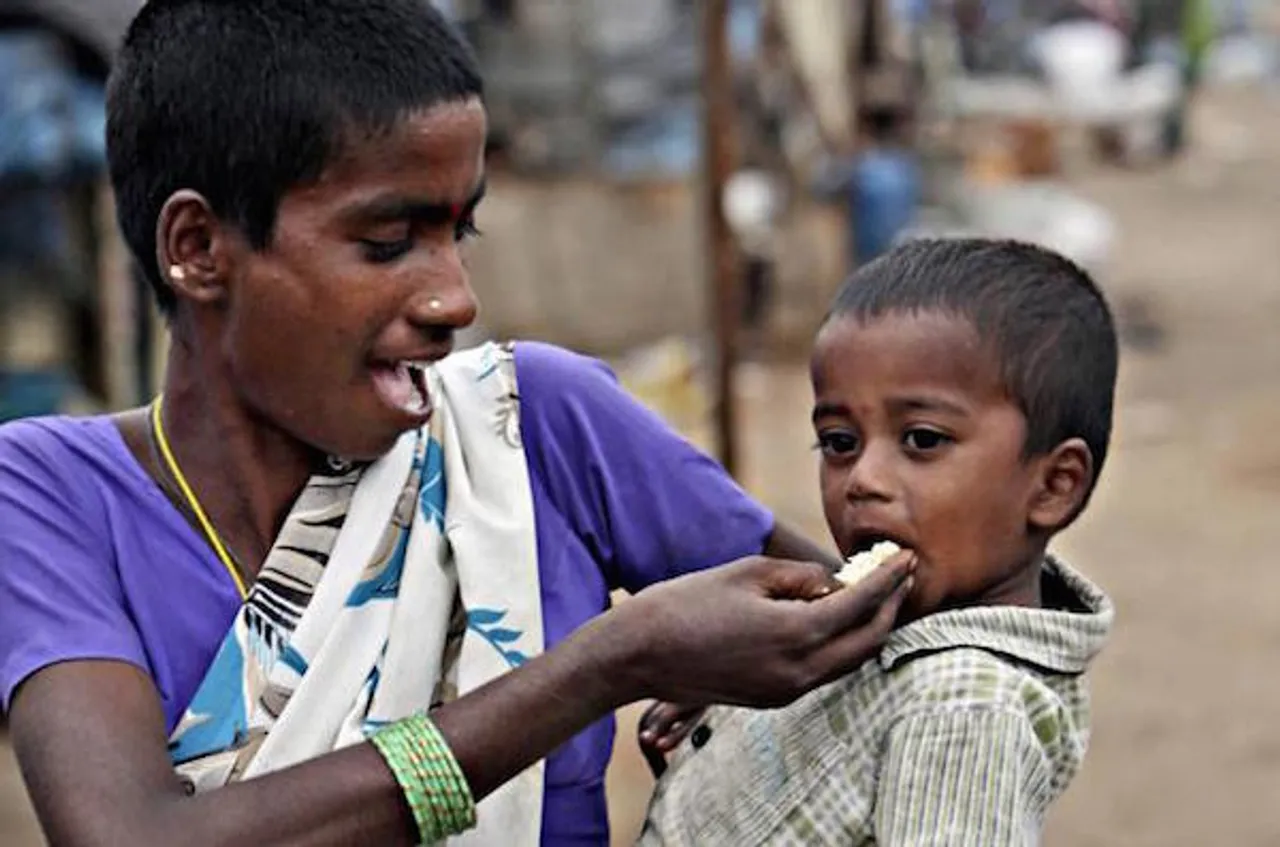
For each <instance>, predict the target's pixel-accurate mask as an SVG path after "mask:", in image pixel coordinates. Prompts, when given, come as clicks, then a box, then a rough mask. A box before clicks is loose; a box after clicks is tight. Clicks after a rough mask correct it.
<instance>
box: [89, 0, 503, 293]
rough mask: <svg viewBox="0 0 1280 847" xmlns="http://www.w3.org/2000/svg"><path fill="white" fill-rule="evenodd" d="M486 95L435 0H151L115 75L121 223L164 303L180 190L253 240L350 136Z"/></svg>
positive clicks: (112, 97) (112, 110)
mask: <svg viewBox="0 0 1280 847" xmlns="http://www.w3.org/2000/svg"><path fill="white" fill-rule="evenodd" d="M482 96H483V85H482V82H481V79H480V73H479V69H478V66H477V63H476V60H475V57H474V55H473V53H472V52H471V49H470V48H469V47H468V46H467V44H466V43H465V42H464V41H463V40H462V38H461V37H460V36H459V35H458V34H457V33H456V31H455V30H454V29H453V27H452V25H450V24H449V22H448V21H447V20H445V18H444V17H443V16H442V15H441V14H440V12H438V11H437V10H436V9H435V8H434V7H433V6H432V5H431V4H430V2H429V1H428V0H149V2H147V4H146V5H145V6H143V7H142V9H141V11H140V12H139V13H138V15H137V16H136V17H135V18H134V20H133V23H132V24H131V26H130V27H129V31H128V34H127V35H126V37H125V40H124V44H123V46H122V48H121V50H120V53H119V55H118V57H117V60H116V63H115V67H114V69H113V72H112V75H111V80H110V83H109V87H108V100H107V151H108V159H109V163H110V169H111V181H112V185H113V187H114V189H115V195H116V212H117V216H118V218H119V221H120V228H121V230H122V231H123V233H124V237H125V240H126V242H127V243H128V245H129V248H130V250H131V251H132V253H133V256H134V258H135V260H136V261H137V263H138V266H139V269H140V271H141V273H142V275H143V276H144V277H145V278H146V279H147V281H148V282H149V283H150V284H151V286H152V288H153V289H154V290H155V292H156V297H157V299H158V301H159V304H160V307H161V309H162V310H164V311H166V312H168V311H171V310H172V307H173V304H174V297H173V292H172V291H171V290H170V288H169V287H168V285H166V284H165V282H164V280H163V279H162V278H161V269H160V268H158V267H156V260H155V249H156V245H155V238H156V222H157V221H158V220H159V217H160V211H161V209H162V208H163V207H164V204H165V202H166V201H167V200H168V199H169V197H171V196H172V195H173V193H174V192H175V191H178V190H181V189H184V188H186V189H191V190H194V191H198V192H199V193H200V194H202V195H203V196H204V197H205V198H206V199H207V200H208V201H209V203H210V205H211V206H212V207H213V210H214V213H215V214H217V215H218V216H219V218H220V219H222V220H224V221H226V222H227V223H230V224H232V225H234V226H236V227H237V228H238V229H239V230H240V231H241V232H242V233H243V234H244V235H245V237H246V238H247V239H248V241H249V242H250V243H251V244H252V245H253V246H254V248H255V249H259V250H260V249H263V248H265V247H266V246H268V245H269V244H270V243H271V237H272V232H273V230H274V227H275V220H276V212H277V209H278V208H279V205H280V201H281V199H282V198H283V197H284V195H285V194H286V193H287V192H288V191H289V190H290V189H292V188H295V187H297V186H299V185H305V184H307V183H309V182H311V181H314V180H315V179H317V178H319V176H320V175H321V173H322V172H323V171H324V169H325V167H326V166H327V165H328V164H330V163H331V162H332V161H333V160H334V158H335V157H337V156H338V155H339V154H340V153H341V152H342V150H343V148H344V145H346V144H350V143H353V142H354V141H357V140H361V139H366V138H372V137H376V135H378V134H379V133H383V132H387V131H390V130H391V129H393V128H394V127H395V126H396V125H397V124H398V123H399V122H400V121H401V120H403V119H404V118H405V117H406V116H407V115H409V114H410V113H413V112H418V111H422V110H425V109H429V108H431V107H432V106H436V105H439V104H441V103H448V102H456V101H463V100H467V99H469V98H472V97H482Z"/></svg>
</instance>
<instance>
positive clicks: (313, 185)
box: [0, 0, 909, 847]
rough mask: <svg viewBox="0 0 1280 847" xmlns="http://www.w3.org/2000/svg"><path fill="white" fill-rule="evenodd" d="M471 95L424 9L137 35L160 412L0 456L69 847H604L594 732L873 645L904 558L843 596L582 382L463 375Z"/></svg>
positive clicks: (479, 180)
mask: <svg viewBox="0 0 1280 847" xmlns="http://www.w3.org/2000/svg"><path fill="white" fill-rule="evenodd" d="M482 95H483V87H482V84H481V80H480V77H479V73H478V70H477V67H476V65H475V61H474V59H473V57H472V54H471V53H470V51H469V50H468V49H467V47H466V46H465V45H464V44H463V43H462V42H461V40H460V39H459V38H458V37H457V36H456V34H455V33H454V32H453V30H452V29H451V28H450V27H449V26H448V24H446V23H445V21H444V19H443V18H442V17H441V16H440V14H439V13H438V12H436V11H433V10H432V8H431V7H430V6H428V5H425V4H423V3H422V2H421V1H420V0H273V2H271V3H264V4H251V3H237V2H228V0H151V2H149V3H148V4H147V5H146V6H145V7H144V8H143V10H142V11H141V12H140V13H139V14H138V17H137V18H136V20H135V21H134V22H133V24H132V25H131V27H130V30H129V34H128V37H127V38H126V40H125V43H124V47H123V48H122V50H121V52H120V54H119V57H118V60H117V65H116V67H115V69H114V71H113V78H112V82H111V84H110V87H109V98H108V149H109V160H110V171H111V176H112V183H113V187H114V189H115V198H116V204H117V215H118V218H119V222H120V225H121V228H122V230H123V233H124V236H125V240H126V241H127V243H128V245H129V247H130V250H131V252H132V254H133V258H134V259H135V261H136V262H137V264H138V266H139V268H140V269H141V273H142V274H143V275H144V276H145V277H146V279H147V281H148V282H149V283H150V284H151V286H152V288H153V289H154V293H155V295H156V298H157V302H158V304H159V306H160V308H161V310H162V311H163V312H164V313H165V315H166V317H167V320H168V323H169V328H170V331H171V336H172V345H171V347H170V356H169V360H168V367H167V371H166V374H165V382H164V393H163V394H162V395H161V396H160V397H159V398H157V399H156V400H155V402H153V403H152V404H150V405H149V406H147V407H144V408H139V409H134V410H131V411H127V412H124V413H121V414H119V415H114V416H99V417H91V418H83V419H71V418H57V417H44V418H39V419H35V420H27V421H19V422H17V423H13V424H9V425H7V426H6V427H4V428H3V429H0V609H3V610H4V612H3V614H2V615H0V697H2V698H3V705H4V707H5V708H6V709H8V710H9V714H10V719H11V730H12V734H13V743H14V748H15V751H16V753H17V756H18V760H19V763H20V765H21V767H22V771H23V774H24V776H25V779H26V782H27V785H28V787H29V789H30V791H31V794H32V798H33V800H34V805H35V808H36V811H37V813H38V815H39V818H40V821H41V824H42V826H43V828H44V831H45V833H46V835H47V837H48V839H49V840H50V841H51V842H53V843H57V844H64V845H66V844H69V845H97V844H130V845H144V847H145V846H146V845H166V847H167V845H172V844H178V843H182V844H188V845H193V847H195V845H204V844H228V843H245V844H282V843H307V844H312V845H325V844H334V845H337V844H351V843H360V844H410V843H419V842H428V843H434V842H436V841H438V840H440V839H442V838H444V837H447V836H451V835H454V834H457V833H461V832H464V831H467V834H466V835H464V836H462V837H461V839H460V840H459V841H458V842H457V843H460V844H490V845H498V844H501V845H504V847H505V845H516V847H520V846H521V845H523V846H524V847H528V845H535V844H548V845H552V844H600V845H603V844H607V843H608V822H607V811H606V804H605V798H604V772H605V767H606V764H607V762H608V759H609V754H610V750H611V746H612V741H613V725H612V721H611V720H608V719H607V716H608V715H609V714H610V713H611V712H612V710H614V709H615V708H617V707H619V706H621V705H623V704H625V703H628V702H632V701H634V700H637V699H642V698H648V697H656V698H660V699H665V700H668V701H674V702H676V703H689V704H691V705H692V706H699V705H702V704H706V703H709V702H718V701H727V702H732V703H742V704H751V705H757V706H770V705H778V704H781V703H784V702H787V701H789V700H791V699H793V698H795V697H796V696H798V695H800V694H801V693H803V692H804V691H806V690H809V689H812V688H813V687H815V686H817V685H819V684H821V683H822V682H823V681H824V680H828V679H831V678H834V677H835V676H837V675H840V674H842V673H845V672H847V671H849V670H850V669H852V668H854V667H856V666H858V665H859V664H860V663H861V662H862V660H864V659H865V658H866V657H867V656H869V655H870V654H871V653H872V652H873V650H874V648H875V645H876V644H877V642H878V641H879V640H881V639H882V638H883V636H884V635H885V633H886V632H887V630H888V626H889V623H890V621H891V620H892V619H893V617H894V615H895V614H896V610H897V608H898V604H899V603H900V602H901V598H902V595H903V591H904V588H903V587H904V586H905V584H906V583H907V581H908V571H909V563H908V562H907V561H905V558H904V559H900V560H897V561H895V562H892V563H890V564H889V565H887V566H886V567H885V568H884V569H882V570H881V571H880V572H879V573H878V574H877V576H876V577H874V578H873V579H872V580H870V582H869V583H868V584H867V586H866V587H865V588H859V589H855V590H840V591H835V590H834V589H835V588H836V587H837V586H838V585H839V584H838V583H836V582H835V581H834V580H833V578H832V577H831V575H830V568H831V567H832V566H834V565H836V564H838V562H836V561H835V557H834V556H833V555H832V554H830V553H827V552H826V551H824V550H823V549H820V548H818V547H816V546H814V545H813V544H811V543H810V542H807V541H805V540H804V539H802V538H800V537H799V536H798V535H797V534H796V533H794V532H791V531H789V530H787V529H786V528H785V527H784V526H782V525H780V524H778V523H777V522H776V521H775V519H774V517H773V516H772V515H771V514H770V513H769V512H768V511H766V510H765V509H764V508H763V507H761V506H760V505H759V504H758V503H756V502H755V501H753V500H752V499H750V498H749V497H748V496H747V495H746V494H745V493H744V492H743V491H742V490H741V489H740V488H739V487H738V486H737V485H736V484H735V483H734V482H733V480H732V479H730V478H729V477H728V475H727V474H726V473H725V472H724V471H723V469H721V468H720V467H719V466H718V465H716V464H715V463H714V462H713V461H712V460H710V459H709V458H707V457H706V456H704V455H702V454H701V453H699V452H697V451H696V450H695V449H694V448H693V447H692V446H690V445H689V444H688V443H686V442H685V441H684V440H682V439H681V438H679V437H678V436H677V435H676V434H675V433H674V432H672V431H671V430H670V429H669V428H668V427H667V426H666V425H665V424H663V423H662V422H661V421H659V420H658V418H657V417H656V416H654V415H652V414H650V413H649V412H647V411H646V410H645V409H643V408H642V407H641V406H640V405H639V404H638V403H636V402H635V401H634V400H633V399H631V398H630V397H629V396H627V395H626V394H625V393H624V392H622V391H621V389H620V388H619V387H618V384H617V382H616V381H615V380H614V378H613V377H612V375H611V374H610V373H609V372H608V371H607V370H606V369H605V368H604V366H602V365H601V364H599V363H597V362H594V361H592V360H588V359H586V358H583V357H581V356H577V355H575V354H572V353H569V352H567V351H564V350H561V349H558V348H554V347H550V346H547V345H539V344H526V343H519V344H515V345H506V346H499V345H485V346H483V347H481V348H478V349H476V350H471V351H465V352H460V353H454V354H453V355H449V354H450V353H451V352H452V347H453V341H454V334H455V332H456V331H457V330H460V329H462V328H464V327H466V326H467V325H468V324H470V323H471V322H472V321H473V320H474V318H475V316H476V310H477V303H476V300H475V296H474V294H473V292H472V290H471V288H470V283H469V280H468V274H467V269H466V265H465V253H466V249H467V248H466V247H465V242H467V241H469V240H470V239H471V238H473V237H474V236H475V235H476V234H477V233H476V229H475V223H476V221H475V214H476V208H477V206H478V204H479V203H480V201H481V198H482V196H483V193H484V184H485V178H484V177H485V162H484V146H485V136H486V129H487V116H486V112H485V107H484V105H483V99H482ZM446 357H447V358H446ZM762 553H763V554H766V555H767V556H771V557H779V558H787V559H799V560H807V561H808V562H810V564H801V563H798V562H794V561H793V562H789V563H788V562H778V561H774V560H772V559H768V558H761V557H760V555H759V554H762ZM744 558H745V561H740V562H739V563H737V564H735V565H730V566H728V567H725V568H717V569H712V568H713V567H714V566H716V565H719V564H721V563H723V562H728V561H731V560H737V559H744ZM704 569H706V570H707V572H706V573H697V574H695V573H692V572H694V571H701V570H704ZM667 580H671V581H670V582H669V583H667V584H664V585H656V584H657V583H661V582H664V581H667ZM651 586H654V587H651ZM618 588H625V589H628V590H630V591H632V592H636V593H637V596H636V597H635V598H634V599H632V600H629V601H628V602H626V603H625V604H623V605H622V606H621V607H620V608H618V609H616V610H613V611H609V612H606V610H607V609H608V607H609V603H610V600H609V597H610V592H611V591H612V590H614V589H618ZM602 718H606V719H605V720H601V719H602ZM584 730H585V731H584ZM553 750H554V751H555V752H554V754H553V755H551V756H550V758H549V759H548V760H547V762H546V764H545V766H543V765H540V764H535V763H537V762H539V760H540V759H541V758H542V757H544V756H546V755H547V754H549V753H552V751H553ZM531 766H532V767H531ZM486 797H487V798H488V799H486V800H485V801H484V802H483V803H481V804H480V805H479V808H478V809H477V806H476V804H477V802H479V801H480V800H481V799H483V798H486ZM468 830H470V831H468Z"/></svg>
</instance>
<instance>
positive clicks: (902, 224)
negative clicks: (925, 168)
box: [848, 147, 923, 263]
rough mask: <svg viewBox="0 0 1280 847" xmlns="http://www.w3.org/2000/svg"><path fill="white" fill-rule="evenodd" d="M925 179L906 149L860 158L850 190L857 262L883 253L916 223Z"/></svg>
mask: <svg viewBox="0 0 1280 847" xmlns="http://www.w3.org/2000/svg"><path fill="white" fill-rule="evenodd" d="M922 179H923V177H922V175H921V172H920V165H919V163H918V162H917V160H916V158H915V156H914V155H912V154H911V153H910V152H909V151H907V150H901V149H897V148H893V147H873V148H871V149H869V150H868V151H867V152H866V153H864V154H862V155H861V156H859V157H858V160H857V161H856V162H855V163H854V166H853V172H852V178H851V180H850V183H849V187H848V191H849V224H850V226H851V227H852V228H853V234H852V235H853V237H852V241H853V244H852V245H851V246H852V248H853V255H854V258H855V259H856V260H857V262H859V263H864V262H869V261H871V260H872V259H874V258H876V257H877V256H879V255H880V254H881V253H884V252H885V251H886V250H888V249H889V248H890V247H891V246H893V243H894V240H895V239H896V238H897V237H898V235H899V234H900V233H901V232H902V231H903V230H905V229H906V228H907V227H909V226H910V225H911V223H912V222H913V221H914V220H915V216H916V211H917V209H918V208H919V206H920V197H921V192H922Z"/></svg>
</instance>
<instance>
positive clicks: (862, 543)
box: [845, 530, 912, 557]
mask: <svg viewBox="0 0 1280 847" xmlns="http://www.w3.org/2000/svg"><path fill="white" fill-rule="evenodd" d="M882 541H891V542H893V543H894V544H896V545H898V546H899V547H901V548H902V549H903V550H910V549H912V546H911V545H910V544H908V543H907V542H906V541H904V540H903V539H902V538H901V537H899V536H896V535H890V534H889V533H885V532H880V531H877V530H860V531H858V532H855V533H854V535H853V543H852V545H851V546H850V547H849V549H848V550H846V551H845V556H846V557H851V556H856V555H858V554H859V553H866V552H868V551H870V550H871V548H872V547H874V546H876V545H877V544H879V543H880V542H882Z"/></svg>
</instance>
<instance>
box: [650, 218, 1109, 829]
mask: <svg viewBox="0 0 1280 847" xmlns="http://www.w3.org/2000/svg"><path fill="white" fill-rule="evenodd" d="M1116 368H1117V344H1116V336H1115V330H1114V325H1113V322H1112V319H1111V315H1110V312H1109V310H1108V308H1107V305H1106V303H1105V301H1104V299H1103V297H1102V295H1101V293H1100V292H1099V291H1098V289H1097V287H1096V286H1095V285H1094V284H1093V282H1092V281H1091V280H1090V279H1089V277H1088V276H1087V275H1086V274H1085V273H1084V272H1083V271H1081V270H1080V269H1079V268H1077V267H1076V266H1075V265H1073V264H1071V263H1070V262H1069V261H1067V260H1066V259H1064V258H1062V257H1060V256H1057V255H1055V254H1053V253H1050V252H1047V251H1045V250H1041V249H1039V248H1036V247H1032V246H1028V245H1023V244H1015V243H1010V242H994V241H985V240H945V241H916V242H911V243H908V244H906V245H905V246H902V247H899V248H897V249H896V250H893V251H891V252H890V253H888V254H887V255H885V256H884V257H882V258H881V259H879V260H878V261H876V262H874V263H872V264H869V265H867V266H865V267H864V268H862V269H861V270H859V271H858V272H857V273H856V274H855V275H854V276H853V277H852V278H851V279H850V280H849V281H848V282H847V283H846V284H845V286H844V288H843V289H842V290H841V292H840V293H839V295H838V297H837V299H836V302H835V306H834V308H833V309H832V312H831V314H830V315H829V317H828V319H827V321H826V322H825V324H824V326H823V327H822V330H821V331H820V332H819V334H818V338H817V342H816V345H815V348H814V352H813V359H812V377H813V387H814V395H815V404H814V409H813V424H814V429H815V431H816V433H817V447H818V449H819V451H820V453H821V473H820V476H821V489H822V501H823V507H824V510H825V513H826V518H827V524H828V526H829V527H830V529H831V534H832V536H833V537H834V540H835V542H836V543H837V545H838V546H839V548H840V551H841V553H842V554H843V555H845V556H847V557H853V556H855V555H856V554H859V553H862V552H864V551H868V550H870V549H871V548H872V547H874V546H876V545H877V544H882V543H883V542H886V541H888V542H893V543H894V544H896V545H898V546H900V547H902V548H903V549H904V550H907V551H909V552H910V555H912V556H913V557H914V558H915V560H916V570H915V577H914V579H915V583H914V586H913V588H912V590H911V592H910V594H909V595H908V597H907V599H906V601H905V602H904V605H903V608H902V612H901V614H900V617H899V620H898V625H897V628H896V629H895V631H894V632H893V633H892V634H891V635H890V637H889V638H888V640H887V641H886V643H885V644H884V646H883V648H882V650H881V652H880V655H879V660H878V661H873V662H870V663H868V664H867V665H866V666H864V667H863V668H862V669H860V670H859V671H857V672H855V673H854V674H852V675H850V676H848V677H846V678H844V679H842V680H840V681H838V682H836V683H833V684H832V685H829V686H827V687H826V688H823V689H820V690H818V691H816V692H814V693H813V694H811V695H809V696H808V697H806V698H805V699H803V700H800V701H799V702H797V703H796V704H794V705H792V706H791V707H789V708H787V709H784V710H780V711H774V712H753V711H748V710H738V709H718V710H713V711H712V712H710V713H709V714H708V717H707V719H706V720H705V722H704V723H703V724H702V726H700V727H699V728H698V729H697V730H695V731H694V732H693V733H692V736H691V738H692V743H689V744H684V745H683V746H682V747H681V748H680V749H678V750H677V751H676V752H675V753H674V754H673V756H672V764H671V768H670V770H669V771H668V772H667V774H666V776H665V777H664V778H663V780H662V781H661V782H660V783H659V787H658V791H657V793H656V795H655V797H654V801H653V804H652V805H651V807H650V810H649V818H648V821H647V824H646V827H645V831H644V835H643V836H642V838H641V843H642V844H650V845H652V844H669V845H721V844H724V845H729V844H732V845H735V847H749V845H757V844H796V845H801V844H803V845H819V844H840V845H850V844H880V845H913V847H918V846H919V845H948V847H957V846H958V847H966V846H967V845H972V847H998V846H999V845H1015V844H1017V845H1022V844H1034V843H1036V842H1037V841H1038V840H1039V836H1040V832H1041V828H1042V825H1043V822H1044V816H1045V813H1046V811H1047V809H1048V807H1049V805H1050V804H1051V803H1052V802H1053V801H1054V800H1056V799H1057V798H1058V797H1059V796H1061V794H1062V793H1063V791H1064V790H1065V789H1066V787H1067V785H1068V783H1069V782H1070V781H1071V778H1072V777H1073V776H1074V775H1075V773H1076V772H1077V770H1078V769H1079V767H1080V763H1081V761H1082V759H1083V757H1084V753H1085V748H1086V746H1087V742H1088V735H1089V717H1088V696H1087V692H1086V688H1085V683H1084V679H1083V674H1084V673H1085V671H1086V669H1087V668H1088V666H1089V664H1090V662H1091V660H1092V659H1093V658H1094V656H1095V655H1096V654H1097V653H1098V651H1099V649H1100V648H1101V647H1102V645H1103V642H1104V641H1105V640H1106V638H1107V635H1108V632H1109V630H1110V628H1111V621H1112V616H1113V610H1112V606H1111V603H1110V601H1109V600H1108V599H1107V598H1106V596H1105V595H1104V594H1103V593H1102V592H1101V591H1100V590H1099V589H1098V588H1097V587H1095V586H1094V585H1093V584H1092V583H1090V582H1089V581H1088V580H1087V579H1085V578H1084V577H1083V576H1081V575H1080V574H1079V573H1077V572H1076V571H1074V570H1072V569H1071V568H1070V567H1068V566H1067V565H1066V564H1065V563H1064V562H1062V561H1061V560H1060V559H1058V558H1056V557H1054V556H1053V555H1050V554H1048V553H1047V552H1046V550H1047V547H1048V544H1049V542H1050V540H1051V539H1052V538H1053V536H1054V535H1055V534H1057V533H1058V532H1060V531H1061V530H1063V529H1065V528H1066V527H1067V526H1068V525H1070V524H1071V523H1072V521H1074V520H1075V519H1076V518H1077V517H1078V516H1079V515H1080V513H1081V511H1083V509H1084V508H1085V505H1086V504H1087V502H1088V500H1089V497H1090V494H1091V493H1092V491H1093V489H1094V485H1095V484H1096V482H1097V478H1098V473H1099V471H1100V470H1101V468H1102V465H1103V462H1104V460H1105V459H1106V454H1107V443H1108V440H1109V437H1110V432H1111V416H1112V404H1113V396H1114V390H1115V381H1116ZM882 549H883V548H882Z"/></svg>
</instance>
